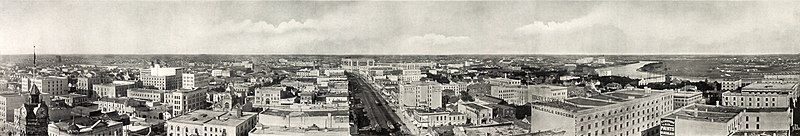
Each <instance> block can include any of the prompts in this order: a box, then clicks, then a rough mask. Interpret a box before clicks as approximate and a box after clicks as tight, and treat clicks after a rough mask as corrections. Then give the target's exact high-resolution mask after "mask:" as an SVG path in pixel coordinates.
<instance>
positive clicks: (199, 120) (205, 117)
mask: <svg viewBox="0 0 800 136" xmlns="http://www.w3.org/2000/svg"><path fill="white" fill-rule="evenodd" d="M229 113H231V112H220V111H210V110H197V111H193V112H190V113H188V114H186V115H182V116H178V117H175V118H172V119H170V120H169V121H167V122H179V123H187V124H196V125H200V124H214V125H237V124H241V123H243V122H244V121H245V120H246V119H247V118H250V117H252V116H255V115H256V114H255V113H247V112H243V113H242V116H235V115H233V114H229Z"/></svg>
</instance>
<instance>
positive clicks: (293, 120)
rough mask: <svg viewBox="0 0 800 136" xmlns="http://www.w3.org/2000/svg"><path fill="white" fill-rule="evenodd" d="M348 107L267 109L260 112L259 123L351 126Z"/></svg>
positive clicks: (324, 126)
mask: <svg viewBox="0 0 800 136" xmlns="http://www.w3.org/2000/svg"><path fill="white" fill-rule="evenodd" d="M349 115H350V112H349V110H348V109H347V108H341V109H335V108H325V109H314V110H307V109H304V110H299V109H267V110H265V111H264V112H261V113H260V114H258V123H259V124H260V125H264V126H271V127H300V128H309V127H311V126H317V127H318V128H350V116H349Z"/></svg>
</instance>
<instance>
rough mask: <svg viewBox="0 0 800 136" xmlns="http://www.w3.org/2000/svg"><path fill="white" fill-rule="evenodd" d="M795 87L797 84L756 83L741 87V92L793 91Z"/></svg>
mask: <svg viewBox="0 0 800 136" xmlns="http://www.w3.org/2000/svg"><path fill="white" fill-rule="evenodd" d="M796 87H797V83H761V82H756V83H752V84H750V85H747V86H745V87H742V90H743V91H760V90H794V89H796Z"/></svg>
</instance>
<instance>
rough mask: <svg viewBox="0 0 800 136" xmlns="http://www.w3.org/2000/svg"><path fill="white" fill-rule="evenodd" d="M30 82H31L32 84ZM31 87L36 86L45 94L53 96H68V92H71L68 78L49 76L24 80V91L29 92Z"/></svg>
mask: <svg viewBox="0 0 800 136" xmlns="http://www.w3.org/2000/svg"><path fill="white" fill-rule="evenodd" d="M28 80H30V83H29V82H28ZM30 85H36V87H38V88H39V90H41V91H42V92H43V93H49V94H52V95H62V94H67V93H68V92H67V91H69V83H68V82H67V78H66V77H55V76H49V77H36V78H32V79H22V90H29V87H30Z"/></svg>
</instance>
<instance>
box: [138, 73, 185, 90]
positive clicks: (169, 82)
mask: <svg viewBox="0 0 800 136" xmlns="http://www.w3.org/2000/svg"><path fill="white" fill-rule="evenodd" d="M141 80H142V83H143V84H144V86H148V87H153V88H157V89H162V90H173V89H178V88H180V87H181V85H182V84H181V75H168V76H152V75H142V77H141Z"/></svg>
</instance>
